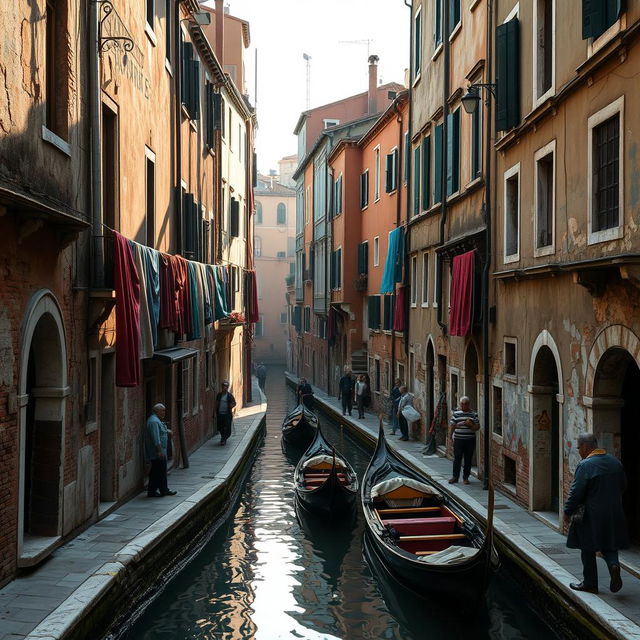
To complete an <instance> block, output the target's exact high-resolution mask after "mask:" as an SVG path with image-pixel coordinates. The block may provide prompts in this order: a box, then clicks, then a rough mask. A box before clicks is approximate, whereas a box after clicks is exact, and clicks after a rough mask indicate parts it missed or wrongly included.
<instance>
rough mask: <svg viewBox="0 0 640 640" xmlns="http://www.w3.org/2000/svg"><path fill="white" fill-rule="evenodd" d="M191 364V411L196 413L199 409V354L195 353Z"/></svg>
mask: <svg viewBox="0 0 640 640" xmlns="http://www.w3.org/2000/svg"><path fill="white" fill-rule="evenodd" d="M191 360H192V361H193V365H192V366H191V388H192V393H191V413H192V414H194V415H195V414H196V413H198V409H199V404H200V403H199V395H200V394H199V391H200V356H199V355H196V356H195V357H194V358H191Z"/></svg>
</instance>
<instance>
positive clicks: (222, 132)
mask: <svg viewBox="0 0 640 640" xmlns="http://www.w3.org/2000/svg"><path fill="white" fill-rule="evenodd" d="M218 95H219V94H218ZM225 104H226V103H225V101H224V98H223V97H222V96H220V135H221V136H222V137H223V138H224V137H225V136H226V131H227V121H226V119H225V117H224V116H225V113H226V112H227V109H226V106H225Z"/></svg>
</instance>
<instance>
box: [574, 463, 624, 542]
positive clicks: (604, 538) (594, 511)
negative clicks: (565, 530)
mask: <svg viewBox="0 0 640 640" xmlns="http://www.w3.org/2000/svg"><path fill="white" fill-rule="evenodd" d="M625 484H626V482H625V475H624V468H623V466H622V463H621V462H620V461H619V460H618V459H617V458H615V457H614V456H612V455H609V454H608V453H600V454H596V455H592V456H590V457H588V458H585V459H584V460H582V461H581V462H580V463H579V464H578V466H577V467H576V472H575V475H574V477H573V484H572V485H571V491H570V493H569V497H568V498H567V502H566V503H565V505H564V512H565V514H566V515H568V516H570V515H571V514H573V513H575V511H576V510H577V509H578V507H579V506H580V505H584V516H583V517H582V520H581V521H580V522H572V523H571V526H570V527H569V535H568V536H567V547H570V548H571V549H583V550H585V551H615V550H617V549H626V548H627V547H628V546H629V537H628V534H627V525H626V523H625V520H624V511H623V508H622V492H623V491H624V488H625Z"/></svg>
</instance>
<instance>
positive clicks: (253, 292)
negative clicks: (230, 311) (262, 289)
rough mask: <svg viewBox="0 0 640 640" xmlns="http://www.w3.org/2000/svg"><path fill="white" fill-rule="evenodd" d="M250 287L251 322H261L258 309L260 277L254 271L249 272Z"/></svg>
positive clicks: (249, 309)
mask: <svg viewBox="0 0 640 640" xmlns="http://www.w3.org/2000/svg"><path fill="white" fill-rule="evenodd" d="M247 275H248V276H249V277H248V284H249V286H250V298H249V302H250V304H249V308H248V309H247V312H248V317H247V320H248V321H249V322H260V310H259V308H258V275H257V274H256V272H255V271H254V270H253V269H252V270H251V271H248V272H247Z"/></svg>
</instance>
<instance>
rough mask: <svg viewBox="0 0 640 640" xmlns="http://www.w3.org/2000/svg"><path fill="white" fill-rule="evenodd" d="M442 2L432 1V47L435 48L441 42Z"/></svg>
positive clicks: (440, 0) (439, 0) (441, 0)
mask: <svg viewBox="0 0 640 640" xmlns="http://www.w3.org/2000/svg"><path fill="white" fill-rule="evenodd" d="M442 3H443V0H435V2H434V3H433V5H434V7H433V15H434V22H433V48H434V50H435V49H437V48H438V47H439V46H440V45H441V44H442V31H443V26H442Z"/></svg>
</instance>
